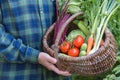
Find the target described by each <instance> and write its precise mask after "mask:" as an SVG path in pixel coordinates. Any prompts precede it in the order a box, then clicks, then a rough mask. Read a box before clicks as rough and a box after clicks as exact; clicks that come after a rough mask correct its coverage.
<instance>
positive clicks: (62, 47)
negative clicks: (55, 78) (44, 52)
mask: <svg viewBox="0 0 120 80" xmlns="http://www.w3.org/2000/svg"><path fill="white" fill-rule="evenodd" d="M69 49H70V42H68V41H63V42H62V44H61V45H60V51H61V52H63V53H67V52H68V50H69Z"/></svg>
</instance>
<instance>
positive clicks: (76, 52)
mask: <svg viewBox="0 0 120 80" xmlns="http://www.w3.org/2000/svg"><path fill="white" fill-rule="evenodd" d="M79 53H80V50H79V49H78V48H76V47H73V48H71V49H70V50H69V51H68V55H69V56H72V57H78V56H79Z"/></svg>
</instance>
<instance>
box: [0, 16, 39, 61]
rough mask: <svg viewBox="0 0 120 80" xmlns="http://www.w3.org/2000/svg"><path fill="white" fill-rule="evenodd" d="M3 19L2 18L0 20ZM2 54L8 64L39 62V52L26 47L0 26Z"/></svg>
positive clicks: (0, 50) (0, 49) (0, 48)
mask: <svg viewBox="0 0 120 80" xmlns="http://www.w3.org/2000/svg"><path fill="white" fill-rule="evenodd" d="M0 19H1V18H0ZM0 52H1V53H2V54H0V55H2V56H3V57H4V58H5V59H6V61H8V62H16V61H17V62H25V61H28V62H32V63H35V62H37V56H38V54H39V51H38V50H36V49H33V48H31V47H29V46H25V45H24V44H23V43H22V40H21V39H15V38H14V37H13V36H12V35H10V34H8V33H6V32H5V30H4V26H3V25H2V24H0Z"/></svg>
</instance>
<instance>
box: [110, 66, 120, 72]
mask: <svg viewBox="0 0 120 80" xmlns="http://www.w3.org/2000/svg"><path fill="white" fill-rule="evenodd" d="M118 70H120V65H118V66H116V67H115V68H114V69H113V70H112V72H116V71H118Z"/></svg>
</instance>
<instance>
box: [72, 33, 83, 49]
mask: <svg viewBox="0 0 120 80" xmlns="http://www.w3.org/2000/svg"><path fill="white" fill-rule="evenodd" d="M83 43H84V38H83V37H82V36H80V35H78V36H77V37H76V38H75V39H74V40H73V45H74V46H75V47H77V48H80V47H81V46H82V44H83Z"/></svg>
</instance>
